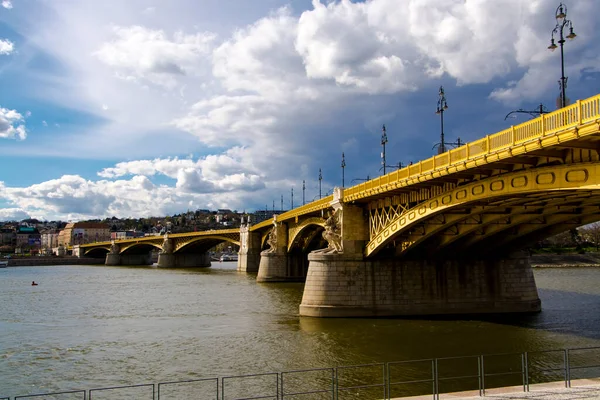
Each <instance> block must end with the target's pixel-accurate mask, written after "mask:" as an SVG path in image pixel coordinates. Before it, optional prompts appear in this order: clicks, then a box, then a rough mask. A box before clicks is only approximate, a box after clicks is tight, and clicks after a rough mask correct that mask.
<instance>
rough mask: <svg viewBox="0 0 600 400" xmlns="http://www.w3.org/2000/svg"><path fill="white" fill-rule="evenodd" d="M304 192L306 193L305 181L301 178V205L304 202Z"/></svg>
mask: <svg viewBox="0 0 600 400" xmlns="http://www.w3.org/2000/svg"><path fill="white" fill-rule="evenodd" d="M305 193H306V181H305V180H304V179H303V180H302V205H305V204H306V201H305V196H304V194H305Z"/></svg>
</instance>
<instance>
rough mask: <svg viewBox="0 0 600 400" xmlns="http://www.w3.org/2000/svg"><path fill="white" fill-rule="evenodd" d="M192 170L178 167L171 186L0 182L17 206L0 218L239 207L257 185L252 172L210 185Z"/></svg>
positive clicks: (71, 179)
mask: <svg viewBox="0 0 600 400" xmlns="http://www.w3.org/2000/svg"><path fill="white" fill-rule="evenodd" d="M195 171H196V170H194V169H185V168H184V169H181V170H179V171H178V181H177V185H176V187H170V186H166V185H155V184H154V183H152V182H151V181H150V180H149V179H148V178H147V177H145V176H141V175H135V176H133V177H131V178H130V179H127V180H125V179H119V180H115V181H108V180H100V181H96V182H94V181H90V180H86V179H83V178H82V177H80V176H77V175H64V176H62V177H61V178H59V179H53V180H50V181H47V182H44V183H41V184H36V185H31V186H29V187H23V188H11V187H4V186H3V185H2V183H0V188H2V190H0V197H1V198H5V199H6V200H8V201H9V202H10V203H12V204H14V205H16V206H17V207H15V208H5V209H0V219H3V218H4V219H23V218H26V217H27V216H28V215H32V216H34V217H36V218H42V219H88V218H99V217H110V216H113V215H114V216H117V217H130V216H138V217H139V216H161V215H167V214H168V215H171V214H174V213H177V212H181V210H183V209H186V208H187V207H188V206H189V204H190V203H192V204H201V205H206V204H211V205H212V206H213V207H214V208H232V209H237V208H239V209H243V208H244V207H245V204H247V201H248V200H247V197H246V195H245V194H244V193H243V191H247V190H258V189H260V188H262V187H263V185H262V183H260V181H259V179H258V178H257V177H249V176H246V175H245V174H238V175H231V176H229V177H227V178H226V179H224V180H223V181H222V182H220V183H219V186H218V187H216V186H215V187H213V185H212V183H210V182H208V181H206V180H202V179H201V180H194V179H195V178H194V172H195ZM203 185H206V186H208V188H207V189H210V190H203V192H202V193H200V192H199V191H198V189H199V188H201V187H203ZM215 188H216V192H215V190H214V189H215ZM3 210H4V211H3ZM21 217H22V218H21Z"/></svg>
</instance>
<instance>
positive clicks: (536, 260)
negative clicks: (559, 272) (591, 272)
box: [529, 253, 600, 268]
mask: <svg viewBox="0 0 600 400" xmlns="http://www.w3.org/2000/svg"><path fill="white" fill-rule="evenodd" d="M529 264H530V265H531V268H594V267H600V253H584V254H576V253H573V254H533V255H531V257H530V258H529Z"/></svg>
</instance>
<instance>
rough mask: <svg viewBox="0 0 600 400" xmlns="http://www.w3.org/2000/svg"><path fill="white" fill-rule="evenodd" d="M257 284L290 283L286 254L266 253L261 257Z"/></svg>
mask: <svg viewBox="0 0 600 400" xmlns="http://www.w3.org/2000/svg"><path fill="white" fill-rule="evenodd" d="M256 281H257V282H286V281H289V277H288V273H287V256H286V255H285V254H277V253H266V252H263V253H261V255H260V265H259V267H258V275H256Z"/></svg>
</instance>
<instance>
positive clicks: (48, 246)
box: [41, 229, 60, 252]
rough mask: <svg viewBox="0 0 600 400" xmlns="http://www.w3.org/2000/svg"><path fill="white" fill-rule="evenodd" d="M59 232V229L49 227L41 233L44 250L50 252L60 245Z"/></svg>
mask: <svg viewBox="0 0 600 400" xmlns="http://www.w3.org/2000/svg"><path fill="white" fill-rule="evenodd" d="M59 232H60V231H59V230H58V229H49V230H47V231H44V232H42V233H41V245H42V250H44V251H46V252H50V251H52V249H53V248H55V247H58V235H59Z"/></svg>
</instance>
